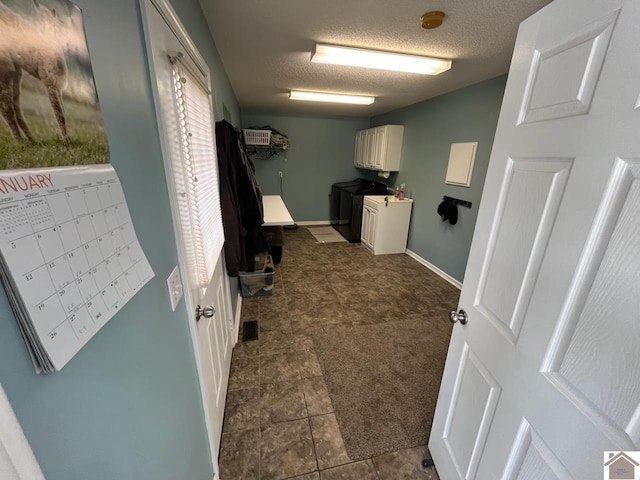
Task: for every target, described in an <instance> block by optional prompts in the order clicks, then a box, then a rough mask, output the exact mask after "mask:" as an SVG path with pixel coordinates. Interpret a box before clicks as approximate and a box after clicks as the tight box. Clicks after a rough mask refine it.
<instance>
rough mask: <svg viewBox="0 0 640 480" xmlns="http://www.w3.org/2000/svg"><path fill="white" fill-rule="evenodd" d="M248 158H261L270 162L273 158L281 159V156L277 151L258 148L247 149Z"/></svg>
mask: <svg viewBox="0 0 640 480" xmlns="http://www.w3.org/2000/svg"><path fill="white" fill-rule="evenodd" d="M247 156H248V157H258V158H261V159H262V160H269V159H270V158H272V157H279V156H280V154H279V153H278V151H277V150H275V149H271V148H261V149H257V148H252V149H249V148H248V149H247Z"/></svg>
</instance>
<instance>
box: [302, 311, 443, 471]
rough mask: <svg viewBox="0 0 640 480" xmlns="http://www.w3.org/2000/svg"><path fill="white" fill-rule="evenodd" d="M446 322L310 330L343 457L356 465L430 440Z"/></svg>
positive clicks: (410, 321)
mask: <svg viewBox="0 0 640 480" xmlns="http://www.w3.org/2000/svg"><path fill="white" fill-rule="evenodd" d="M450 335H451V325H450V324H449V323H448V322H447V321H446V318H442V317H438V318H425V317H422V316H419V315H413V316H411V317H410V318H407V319H406V320H402V321H398V322H388V323H380V324H375V325H359V326H342V327H339V328H332V329H331V330H326V331H323V330H320V329H318V330H316V329H314V332H312V333H311V337H312V338H313V342H314V345H315V348H316V352H317V355H318V359H319V361H320V366H321V367H322V371H323V374H324V378H325V382H326V384H327V388H328V390H329V394H330V396H331V401H332V402H333V407H334V410H335V414H336V417H337V419H338V424H339V426H340V431H341V432H342V437H343V439H344V443H345V447H346V449H347V453H348V454H349V457H350V458H351V459H352V460H361V459H366V458H371V457H373V456H376V455H381V454H383V453H386V452H390V451H394V450H399V449H402V448H409V447H415V446H419V445H425V444H426V443H427V441H428V438H429V433H430V430H431V423H432V421H433V412H434V410H435V405H436V400H437V396H438V390H439V386H440V380H441V378H442V370H443V368H444V361H445V358H446V354H447V349H448V346H449V338H450Z"/></svg>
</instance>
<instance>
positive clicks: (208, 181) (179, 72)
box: [171, 57, 224, 288]
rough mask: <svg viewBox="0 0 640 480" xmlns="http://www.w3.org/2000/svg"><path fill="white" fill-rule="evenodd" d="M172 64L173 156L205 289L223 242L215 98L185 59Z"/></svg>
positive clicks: (193, 260)
mask: <svg viewBox="0 0 640 480" xmlns="http://www.w3.org/2000/svg"><path fill="white" fill-rule="evenodd" d="M171 63H172V68H173V84H174V95H175V106H176V114H177V116H178V119H177V120H178V131H179V134H180V139H179V140H180V146H181V155H180V156H173V159H172V162H173V171H174V183H175V185H174V186H175V188H176V192H177V202H178V210H179V212H180V223H181V226H180V229H181V232H182V239H183V242H184V247H185V253H186V256H187V258H186V259H185V260H186V261H187V263H188V270H189V275H190V276H191V277H192V278H191V281H192V282H193V283H194V285H199V286H200V287H202V288H205V287H206V286H207V285H209V281H210V280H211V277H212V275H213V271H214V269H215V266H216V263H217V261H218V258H219V256H220V252H221V250H222V246H223V244H224V230H223V227H222V210H221V208H220V188H219V180H218V163H217V157H216V143H215V137H214V131H213V112H212V109H211V98H210V92H209V89H208V88H207V86H206V84H205V81H204V79H203V78H202V77H201V75H198V74H197V73H195V72H194V70H192V69H191V68H189V66H188V64H187V63H186V62H185V61H184V60H183V59H182V58H179V57H171ZM180 172H182V175H180Z"/></svg>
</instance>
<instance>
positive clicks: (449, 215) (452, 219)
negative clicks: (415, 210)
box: [438, 198, 458, 225]
mask: <svg viewBox="0 0 640 480" xmlns="http://www.w3.org/2000/svg"><path fill="white" fill-rule="evenodd" d="M438 215H440V220H441V221H443V222H446V221H447V220H448V221H449V223H450V224H451V225H455V224H456V223H458V206H457V205H456V204H455V203H453V202H452V201H450V200H449V199H447V198H445V199H444V200H443V201H442V202H441V203H440V205H438Z"/></svg>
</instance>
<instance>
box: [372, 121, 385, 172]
mask: <svg viewBox="0 0 640 480" xmlns="http://www.w3.org/2000/svg"><path fill="white" fill-rule="evenodd" d="M386 140H387V131H386V129H385V128H384V127H378V128H376V129H375V131H374V144H375V147H374V156H373V168H375V169H376V170H385V168H384V166H385V163H386V162H385V159H386V151H385V150H386V143H387V142H386Z"/></svg>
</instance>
